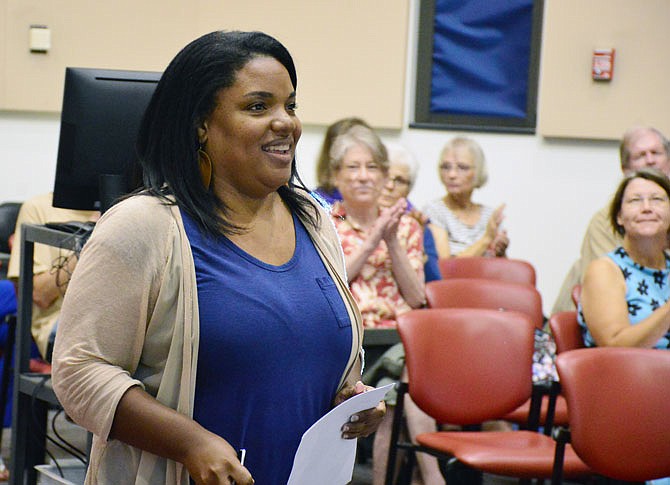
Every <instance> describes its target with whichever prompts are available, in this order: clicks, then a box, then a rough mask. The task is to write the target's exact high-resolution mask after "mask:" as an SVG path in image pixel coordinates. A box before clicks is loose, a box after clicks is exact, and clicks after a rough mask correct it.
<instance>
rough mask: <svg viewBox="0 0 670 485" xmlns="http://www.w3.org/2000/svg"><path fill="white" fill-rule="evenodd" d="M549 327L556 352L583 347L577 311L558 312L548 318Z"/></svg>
mask: <svg viewBox="0 0 670 485" xmlns="http://www.w3.org/2000/svg"><path fill="white" fill-rule="evenodd" d="M549 328H551V333H552V335H553V336H554V342H556V353H557V354H560V353H561V352H567V351H568V350H574V349H581V348H583V347H584V337H583V336H582V329H581V327H580V326H579V323H578V322H577V312H576V311H567V312H558V313H556V314H554V315H552V316H551V318H549Z"/></svg>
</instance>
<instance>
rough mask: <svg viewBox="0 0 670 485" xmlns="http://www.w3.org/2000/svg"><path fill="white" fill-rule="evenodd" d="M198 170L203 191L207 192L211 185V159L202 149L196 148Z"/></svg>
mask: <svg viewBox="0 0 670 485" xmlns="http://www.w3.org/2000/svg"><path fill="white" fill-rule="evenodd" d="M198 168H199V169H200V178H201V179H202V184H203V185H204V186H205V189H207V190H209V187H210V185H211V184H212V159H211V158H209V155H208V154H207V152H206V151H205V150H203V149H202V148H198Z"/></svg>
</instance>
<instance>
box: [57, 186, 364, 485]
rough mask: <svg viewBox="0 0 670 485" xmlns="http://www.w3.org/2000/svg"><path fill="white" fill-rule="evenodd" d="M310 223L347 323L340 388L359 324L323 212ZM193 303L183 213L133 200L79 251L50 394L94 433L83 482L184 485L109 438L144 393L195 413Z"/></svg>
mask: <svg viewBox="0 0 670 485" xmlns="http://www.w3.org/2000/svg"><path fill="white" fill-rule="evenodd" d="M319 210H320V212H321V224H320V227H319V229H318V230H314V229H313V228H312V227H311V226H310V225H309V224H306V225H305V226H306V227H307V230H308V232H309V234H310V236H311V238H312V241H313V242H314V244H315V246H316V248H317V251H318V253H319V255H320V256H321V258H322V260H323V261H324V263H325V266H326V268H327V269H328V272H329V273H330V275H331V277H332V278H333V280H334V281H335V283H336V285H337V286H338V289H339V291H340V294H341V296H342V298H343V300H344V302H345V305H346V307H347V310H348V312H349V317H350V319H351V321H352V322H353V324H352V334H353V338H352V347H351V352H350V357H349V362H348V365H347V370H346V372H345V374H344V375H343V376H342V378H341V381H340V385H342V384H343V383H344V381H345V379H347V377H354V378H357V377H358V376H357V375H356V376H349V373H350V371H351V370H352V369H353V368H354V366H355V365H356V364H358V362H357V360H358V359H359V356H360V355H361V342H362V326H361V318H360V314H359V312H358V309H357V307H356V304H355V302H354V300H353V297H352V296H351V294H350V293H349V290H348V287H347V283H346V282H347V279H346V276H345V266H344V256H343V254H342V250H341V247H340V244H339V239H338V237H337V233H336V231H335V228H334V226H333V225H332V222H331V221H330V218H329V216H328V214H326V213H325V211H323V210H322V209H319ZM198 339H199V321H198V299H197V294H196V279H195V269H194V263H193V256H192V254H191V249H190V245H189V242H188V239H187V237H186V233H185V232H184V226H183V223H182V220H181V215H180V212H179V209H178V208H177V207H176V206H167V205H164V204H162V203H161V202H160V201H159V200H158V199H157V198H155V197H151V196H135V197H132V198H130V199H127V200H125V201H123V202H121V203H119V204H117V205H116V206H114V207H113V208H112V209H110V210H109V211H108V212H107V213H105V215H104V216H103V217H102V218H101V219H100V221H99V222H98V224H97V226H96V229H95V231H94V232H93V235H92V236H91V238H90V240H89V242H88V243H87V244H86V247H85V248H84V250H83V252H82V254H81V259H80V261H79V263H78V264H77V269H76V271H75V273H74V275H73V277H72V281H71V282H70V285H69V287H68V290H67V293H66V296H65V301H64V303H63V309H62V312H61V317H60V321H59V325H58V333H57V337H56V344H55V348H54V359H53V360H54V363H53V374H52V379H53V386H54V390H55V391H56V394H57V396H58V399H59V400H60V402H61V403H62V405H63V407H64V408H65V410H66V412H67V413H68V415H69V416H70V417H72V419H73V420H74V421H75V422H77V423H79V424H80V425H82V426H83V427H85V428H86V429H88V430H90V431H92V432H93V434H94V435H95V436H94V440H93V448H92V451H91V457H90V463H89V470H88V474H87V476H86V483H87V484H104V485H107V484H110V485H111V484H114V485H116V484H120V483H123V484H138V485H139V484H166V485H167V484H170V485H172V484H175V485H188V475H187V473H186V470H185V469H184V467H183V466H182V465H181V464H180V463H176V462H174V461H171V460H167V459H165V458H161V457H159V456H156V455H153V454H151V453H148V452H145V451H142V450H139V449H137V448H134V447H132V446H130V445H127V444H125V443H122V442H120V441H118V440H109V439H108V437H109V433H110V430H111V426H112V421H113V419H114V413H115V411H116V407H117V405H118V403H119V400H120V399H121V397H122V396H123V394H124V393H125V392H126V391H127V390H128V389H129V388H130V387H132V386H136V385H139V386H142V387H143V388H144V389H145V390H146V391H147V392H148V393H150V394H151V395H152V396H155V397H156V399H158V400H159V401H160V402H161V403H163V404H165V405H167V406H169V407H171V408H173V409H176V410H177V411H179V412H181V413H183V414H185V415H187V416H192V415H193V400H194V394H195V382H196V371H197V368H196V364H197V360H198Z"/></svg>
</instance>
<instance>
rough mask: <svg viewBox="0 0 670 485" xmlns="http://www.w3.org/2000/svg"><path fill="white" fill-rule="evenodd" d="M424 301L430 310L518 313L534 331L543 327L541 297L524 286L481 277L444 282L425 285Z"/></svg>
mask: <svg viewBox="0 0 670 485" xmlns="http://www.w3.org/2000/svg"><path fill="white" fill-rule="evenodd" d="M496 259H499V258H496ZM426 299H427V300H428V306H429V307H430V308H489V309H496V310H513V311H518V312H521V313H525V314H526V315H528V316H529V317H530V318H531V320H532V322H533V323H534V324H535V326H536V327H537V328H542V326H543V325H544V314H543V313H542V297H541V296H540V293H539V292H538V291H537V289H535V287H534V286H531V285H528V284H521V283H511V282H508V281H502V280H489V279H481V278H451V279H444V280H438V281H431V282H429V283H427V284H426Z"/></svg>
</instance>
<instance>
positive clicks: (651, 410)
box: [556, 347, 670, 482]
mask: <svg viewBox="0 0 670 485" xmlns="http://www.w3.org/2000/svg"><path fill="white" fill-rule="evenodd" d="M556 364H557V368H558V373H559V376H560V378H561V386H562V389H563V393H564V394H565V397H566V399H567V401H568V408H569V409H570V433H571V436H572V447H573V448H574V449H575V451H576V452H577V454H578V455H579V456H580V458H581V459H582V460H584V462H585V463H586V464H587V465H588V466H590V467H591V468H592V469H593V470H594V471H595V472H597V473H599V474H602V475H605V476H607V477H610V478H614V479H617V480H625V481H635V482H642V481H645V480H651V479H654V478H661V477H667V476H670V412H669V411H670V352H668V351H664V350H655V349H638V348H621V347H601V348H595V349H578V350H572V351H569V352H565V353H563V354H560V355H558V357H557V359H556Z"/></svg>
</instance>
